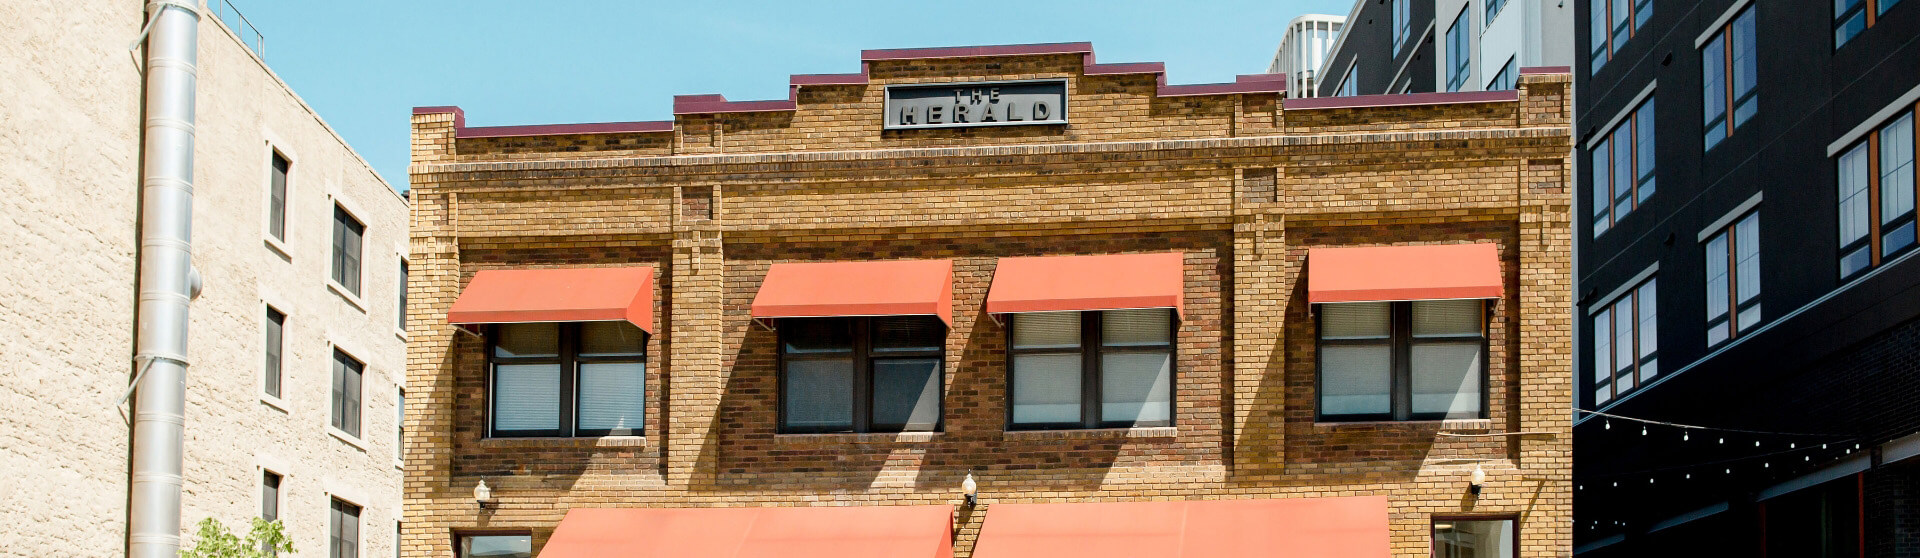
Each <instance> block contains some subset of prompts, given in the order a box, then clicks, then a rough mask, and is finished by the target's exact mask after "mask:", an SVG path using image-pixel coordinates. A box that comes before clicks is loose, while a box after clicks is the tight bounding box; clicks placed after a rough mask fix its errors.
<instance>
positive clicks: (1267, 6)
mask: <svg viewBox="0 0 1920 558" xmlns="http://www.w3.org/2000/svg"><path fill="white" fill-rule="evenodd" d="M230 1H232V2H233V4H234V5H235V6H236V7H238V8H239V10H240V11H241V13H244V14H245V15H246V16H247V18H248V19H249V20H251V21H252V22H253V24H254V25H255V26H256V27H258V28H259V29H260V32H261V33H262V34H263V35H265V37H266V44H267V48H266V59H267V64H268V65H270V66H272V67H273V69H274V72H276V73H278V74H280V77H281V78H282V79H285V80H286V81H287V83H289V84H291V85H292V86H293V89H294V91H296V92H298V93H299V94H300V96H301V97H302V98H304V99H306V101H307V103H308V104H310V105H312V106H313V107H314V109H315V110H317V111H319V112H320V116H321V117H322V118H325V119H326V121H327V123H329V124H331V125H333V127H334V129H336V130H338V131H339V132H340V135H342V136H344V137H346V139H347V142H348V143H350V144H352V145H353V148H354V150H356V151H358V152H360V155H361V156H363V157H366V159H367V161H369V162H371V163H372V164H373V166H374V168H375V169H376V170H378V171H379V172H380V174H381V176H384V177H386V179H387V182H389V183H391V184H393V186H394V188H398V189H402V190H404V189H406V187H407V155H408V152H407V141H408V138H407V133H408V130H407V118H408V116H407V115H408V114H409V111H410V109H411V108H412V107H415V106H430V105H458V106H460V107H461V108H462V109H465V110H466V113H467V125H469V126H505V125H516V124H558V123H570V122H623V121H633V120H668V119H671V118H672V116H673V115H672V99H673V96H674V95H685V94H696V93H720V94H724V95H726V96H727V98H729V99H735V100H753V99H784V98H786V95H787V91H786V88H787V75H788V74H817V73H843V72H858V71H859V70H860V50H861V49H871V48H907V47H935V46H957V45H985V44H1009V43H1051V42H1068V41H1091V42H1093V46H1094V51H1095V52H1096V54H1097V55H1098V57H1099V60H1100V61H1101V62H1165V63H1166V64H1167V77H1168V80H1169V81H1170V82H1171V83H1213V82H1220V81H1232V79H1233V76H1234V75H1236V74H1251V73H1258V72H1262V71H1265V70H1266V68H1267V63H1268V62H1269V61H1271V59H1272V57H1273V51H1274V49H1275V48H1278V46H1279V44H1280V35H1281V31H1282V30H1284V29H1285V25H1286V22H1287V20H1290V19H1292V18H1293V17H1294V16H1298V15H1301V14H1307V13H1328V14H1338V15H1345V14H1346V13H1347V11H1348V10H1349V9H1350V8H1352V6H1353V3H1352V0H1267V1H1211V0H1209V1H1200V2H1179V1H1175V2H1168V1H1166V0H1152V1H1133V0H1126V1H1119V0H1116V1H1104V2H1039V1H1024V2H1019V1H1015V2H1005V1H979V0H976V1H969V2H958V3H955V2H914V1H894V2H871V1H848V2H721V1H708V2H638V1H634V2H624V1H621V2H616V1H596V2H588V1H575V0H549V1H545V2H526V1H519V2H505V1H492V0H468V1H458V2H456V1H451V0H384V1H379V2H373V1H364V0H343V1H337V2H288V1H284V0H230Z"/></svg>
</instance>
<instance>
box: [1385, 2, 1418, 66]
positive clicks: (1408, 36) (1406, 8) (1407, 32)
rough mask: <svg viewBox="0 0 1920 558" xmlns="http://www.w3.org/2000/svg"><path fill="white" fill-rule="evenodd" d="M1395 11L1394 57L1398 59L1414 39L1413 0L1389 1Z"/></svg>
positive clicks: (1391, 8) (1390, 7)
mask: <svg viewBox="0 0 1920 558" xmlns="http://www.w3.org/2000/svg"><path fill="white" fill-rule="evenodd" d="M1389 2H1391V3H1392V4H1393V5H1392V6H1388V8H1389V9H1390V10H1392V11H1393V56H1394V57H1395V58H1398V57H1399V56H1400V50H1401V49H1402V48H1405V47H1406V46H1407V42H1408V41H1410V40H1412V39H1413V37H1412V35H1413V0H1389Z"/></svg>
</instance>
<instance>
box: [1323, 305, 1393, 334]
mask: <svg viewBox="0 0 1920 558" xmlns="http://www.w3.org/2000/svg"><path fill="white" fill-rule="evenodd" d="M1391 310H1392V306H1391V305H1390V303H1386V302H1341V303H1335V304H1322V305H1320V338H1321V339H1378V338H1384V337H1386V336H1387V335H1388V333H1389V332H1390V328H1391V327H1392V325H1393V321H1392V318H1391V316H1392V314H1391Z"/></svg>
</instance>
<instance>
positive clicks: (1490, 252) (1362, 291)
mask: <svg viewBox="0 0 1920 558" xmlns="http://www.w3.org/2000/svg"><path fill="white" fill-rule="evenodd" d="M1501 277H1502V276H1501V273H1500V249H1499V247H1498V246H1496V245H1494V244H1489V243H1479V244H1427V245H1418V246H1356V247H1340V248H1311V249H1308V250H1307V302H1309V303H1312V304H1326V303H1331V302H1386V301H1402V300H1440V299H1461V298H1500V297H1501V296H1502V293H1504V292H1505V290H1504V289H1503V288H1502V287H1503V285H1504V284H1505V281H1503V280H1502V279H1501Z"/></svg>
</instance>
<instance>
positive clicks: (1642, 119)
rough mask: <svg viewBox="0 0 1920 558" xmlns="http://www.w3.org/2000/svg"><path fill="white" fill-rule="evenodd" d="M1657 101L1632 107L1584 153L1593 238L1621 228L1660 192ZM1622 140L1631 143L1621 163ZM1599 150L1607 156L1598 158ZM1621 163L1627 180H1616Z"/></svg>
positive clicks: (1652, 98) (1655, 97)
mask: <svg viewBox="0 0 1920 558" xmlns="http://www.w3.org/2000/svg"><path fill="white" fill-rule="evenodd" d="M1658 97H1659V95H1658V94H1657V93H1656V94H1653V95H1648V96H1647V98H1646V99H1643V100H1641V101H1640V103H1639V104H1636V105H1634V106H1633V108H1632V109H1630V110H1628V111H1627V112H1626V115H1625V117H1624V118H1621V119H1620V123H1619V124H1617V125H1615V126H1614V127H1613V128H1610V129H1608V130H1607V131H1606V133H1604V134H1601V135H1600V137H1601V139H1600V141H1599V142H1598V143H1595V144H1593V146H1592V147H1589V148H1588V149H1587V169H1588V170H1589V171H1592V172H1590V173H1589V174H1588V177H1589V178H1590V179H1591V180H1589V183H1590V184H1591V188H1592V191H1591V193H1592V194H1593V195H1592V196H1588V199H1589V200H1591V202H1592V204H1593V207H1592V209H1593V215H1591V216H1590V217H1591V218H1592V221H1591V223H1592V225H1593V237H1594V238H1599V237H1600V235H1602V234H1606V232H1607V231H1609V230H1613V229H1614V228H1615V227H1618V226H1620V221H1621V220H1624V219H1626V218H1627V215H1630V214H1632V213H1633V212H1634V211H1638V210H1639V209H1640V206H1641V205H1643V204H1645V203H1647V201H1648V200H1651V199H1652V198H1653V195H1654V193H1655V192H1656V191H1658V189H1659V182H1660V181H1659V178H1660V163H1659V160H1658V158H1659V155H1658V153H1659V149H1657V147H1656V146H1657V145H1658V143H1659V141H1660V140H1659V135H1658V134H1656V133H1655V130H1656V126H1655V124H1654V121H1655V120H1656V119H1657V118H1658V117H1657V116H1656V114H1657V113H1658V111H1659V109H1658V105H1657V104H1656V103H1655V102H1654V101H1656V100H1658ZM1622 140H1626V141H1631V142H1632V143H1633V145H1631V146H1629V147H1627V149H1626V159H1625V160H1624V161H1623V160H1621V159H1620V157H1621V155H1620V152H1621V141H1622ZM1602 150H1605V151H1606V154H1605V155H1604V156H1599V155H1600V152H1601V151H1602ZM1622 162H1625V163H1627V168H1626V169H1625V170H1626V171H1628V172H1627V174H1628V176H1627V177H1625V178H1621V177H1618V176H1616V175H1617V174H1619V173H1618V172H1617V171H1620V170H1622V169H1621V168H1620V166H1619V164H1620V163H1622ZM1603 174H1604V175H1605V176H1606V177H1607V181H1606V184H1604V185H1603V184H1601V182H1600V177H1601V176H1602V175H1603ZM1622 180H1625V181H1627V182H1630V184H1628V185H1627V186H1628V187H1627V188H1624V189H1622V188H1619V187H1618V186H1621V184H1620V183H1621V181H1622ZM1603 187H1604V188H1605V190H1606V193H1607V196H1606V203H1604V204H1603V203H1601V200H1600V199H1599V195H1600V193H1601V189H1602V188H1603Z"/></svg>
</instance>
